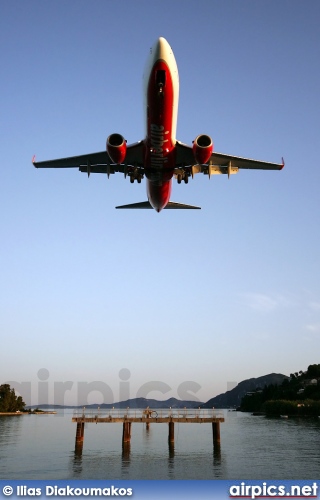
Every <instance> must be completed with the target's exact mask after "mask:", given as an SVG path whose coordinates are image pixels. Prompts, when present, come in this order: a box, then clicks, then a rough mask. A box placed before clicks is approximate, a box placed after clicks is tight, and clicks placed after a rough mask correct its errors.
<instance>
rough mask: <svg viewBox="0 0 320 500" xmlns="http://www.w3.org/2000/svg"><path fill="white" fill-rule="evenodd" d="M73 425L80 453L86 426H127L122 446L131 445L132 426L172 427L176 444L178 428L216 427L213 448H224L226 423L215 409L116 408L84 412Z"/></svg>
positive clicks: (172, 440) (170, 436)
mask: <svg viewBox="0 0 320 500" xmlns="http://www.w3.org/2000/svg"><path fill="white" fill-rule="evenodd" d="M72 422H75V423H76V424H77V431H76V450H77V451H79V450H81V449H82V446H83V440H84V425H85V424H86V423H92V424H99V423H104V424H115V423H122V424H123V433H122V445H125V444H127V443H130V440H131V424H133V423H140V424H141V423H142V424H146V427H147V428H149V426H150V424H164V423H167V424H168V427H169V435H168V441H169V443H173V442H174V424H175V423H179V424H180V423H181V424H210V423H211V424H212V433H213V444H214V446H219V445H220V423H222V422H224V414H223V412H218V411H216V410H214V409H211V410H209V409H200V408H199V409H189V408H188V409H187V408H174V409H173V408H169V409H163V408H160V409H151V408H145V409H141V408H135V409H131V408H126V409H118V408H112V409H110V410H101V409H100V408H97V409H90V410H87V409H86V408H84V409H83V410H81V411H77V412H75V413H74V415H73V417H72Z"/></svg>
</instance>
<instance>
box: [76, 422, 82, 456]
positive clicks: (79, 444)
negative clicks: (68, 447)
mask: <svg viewBox="0 0 320 500" xmlns="http://www.w3.org/2000/svg"><path fill="white" fill-rule="evenodd" d="M83 440H84V422H77V430H76V444H75V452H76V454H81V453H82V448H83Z"/></svg>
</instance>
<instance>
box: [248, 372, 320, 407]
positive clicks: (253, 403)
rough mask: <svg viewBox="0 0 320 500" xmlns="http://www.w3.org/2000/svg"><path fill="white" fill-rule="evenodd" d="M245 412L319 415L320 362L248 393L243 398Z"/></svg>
mask: <svg viewBox="0 0 320 500" xmlns="http://www.w3.org/2000/svg"><path fill="white" fill-rule="evenodd" d="M241 410H242V411H253V412H265V413H266V414H267V415H301V416H302V415H314V416H317V415H320V364H318V365H310V366H309V367H308V370H307V371H306V372H303V371H302V370H300V372H295V373H291V374H290V378H287V379H285V380H284V381H283V382H282V384H280V385H273V384H270V385H266V386H265V387H264V388H263V389H260V390H256V391H255V392H253V393H248V394H247V395H246V396H244V397H243V398H242V401H241Z"/></svg>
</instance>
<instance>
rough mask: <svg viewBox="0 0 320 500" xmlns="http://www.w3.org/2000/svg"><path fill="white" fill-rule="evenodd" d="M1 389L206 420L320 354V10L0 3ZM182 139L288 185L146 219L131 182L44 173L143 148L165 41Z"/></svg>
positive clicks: (188, 197)
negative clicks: (182, 403)
mask: <svg viewBox="0 0 320 500" xmlns="http://www.w3.org/2000/svg"><path fill="white" fill-rule="evenodd" d="M0 11H1V15H0V55H1V83H0V89H1V92H0V106H1V113H0V134H1V141H0V149H1V182H0V204H1V218H0V234H1V245H0V334H1V364H0V383H5V382H8V383H10V384H11V385H12V387H14V388H15V390H16V391H17V392H18V393H19V394H20V393H21V394H22V395H23V397H24V399H25V401H26V403H27V404H30V403H32V404H43V403H46V402H49V403H53V402H54V403H56V404H79V405H83V404H89V403H103V402H116V401H119V400H125V399H127V398H128V397H130V398H134V397H137V396H144V397H149V398H155V399H168V398H169V397H177V398H179V399H191V400H194V401H207V400H208V399H210V398H212V397H214V396H216V395H218V394H220V393H223V392H225V391H226V390H228V389H230V388H231V387H233V386H234V384H235V383H239V382H241V381H242V380H244V379H247V378H251V377H259V376H262V375H266V374H268V373H272V372H275V373H283V374H285V375H289V374H290V373H292V372H296V371H299V370H306V369H307V367H308V365H310V364H313V363H319V362H320V359H319V352H320V349H319V348H320V279H319V275H320V261H319V249H320V231H319V228H320V196H319V185H320V168H319V167H318V162H319V157H318V148H319V123H320V122H319V112H320V106H319V103H320V98H319V88H320V64H319V46H320V31H319V22H320V4H319V2H318V1H317V0H314V1H313V0H308V1H306V2H301V1H298V0H280V1H279V0H268V1H259V2H258V1H256V0H243V1H239V0H223V1H222V0H221V1H220V0H219V1H218V0H196V1H194V0H189V1H188V2H184V1H183V0H163V1H162V2H161V3H159V2H156V1H152V0H136V1H131V2H129V1H125V0H118V1H117V2H113V1H109V0H94V1H92V2H89V1H84V0H77V1H75V0H70V1H69V2H64V1H63V0H56V1H54V2H53V1H51V2H50V1H47V2H42V1H40V0H29V1H28V2H20V1H17V0H10V1H9V0H0ZM159 36H163V37H165V38H166V39H167V40H168V42H169V43H170V45H171V47H172V49H173V51H174V54H175V57H176V60H177V64H178V69H179V76H180V99H179V112H178V127H177V138H178V139H179V140H180V141H182V142H184V143H188V144H191V143H192V141H193V140H194V139H195V137H196V136H197V135H199V134H202V133H205V134H208V135H210V136H211V137H212V139H213V142H214V148H215V150H216V151H219V152H222V153H226V154H231V155H236V156H244V157H248V158H255V159H260V160H264V161H270V162H279V163H280V162H281V158H282V156H283V157H284V159H285V163H286V165H285V168H284V169H283V170H282V171H281V172H277V171H276V172H265V171H240V172H239V173H238V174H237V175H234V176H232V177H231V178H230V179H229V180H228V179H227V177H226V176H214V177H212V178H211V180H210V181H209V180H208V177H207V176H203V175H197V176H195V179H194V180H193V181H192V182H189V184H188V185H185V184H183V183H182V184H181V185H178V184H177V183H174V185H173V189H172V200H174V201H178V202H181V203H187V204H194V205H200V206H201V207H202V210H197V211H194V212H193V211H188V210H187V211H170V210H169V211H162V212H161V213H160V214H158V213H156V212H155V211H154V210H146V211H143V210H131V211H129V210H128V211H127V210H123V211H117V210H115V209H114V207H115V206H116V205H121V204H125V203H133V202H136V201H144V200H145V199H146V187H145V183H144V181H143V182H142V183H141V185H138V184H137V183H135V184H134V185H131V184H130V182H129V180H128V179H126V180H124V178H123V176H122V175H121V174H117V175H114V176H110V179H109V180H108V179H107V177H106V176H104V175H100V174H96V175H94V174H92V175H91V176H90V179H89V180H88V178H87V176H86V175H85V174H81V173H80V172H79V171H78V170H77V169H66V170H64V171H61V170H58V169H57V170H56V169H52V170H51V169H43V170H41V169H39V170H36V169H35V168H34V167H33V166H32V163H31V159H32V157H33V155H34V154H35V155H36V158H37V160H38V161H41V160H47V159H53V158H61V157H66V156H74V155H80V154H85V153H91V152H95V151H102V150H104V148H105V142H106V138H107V136H108V135H109V134H111V133H113V132H118V133H121V134H122V135H124V136H125V138H126V139H127V141H128V144H130V143H132V142H136V141H138V140H141V139H143V138H144V134H145V122H144V121H145V118H144V117H145V115H144V109H143V93H142V74H143V69H144V65H145V61H146V59H147V57H148V53H149V49H150V47H151V46H152V45H153V43H154V42H155V40H156V39H157V38H158V37H159Z"/></svg>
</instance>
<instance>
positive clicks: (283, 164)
mask: <svg viewBox="0 0 320 500" xmlns="http://www.w3.org/2000/svg"><path fill="white" fill-rule="evenodd" d="M284 166H285V163H284V158H283V157H282V167H281V170H282V169H283V167H284Z"/></svg>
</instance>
